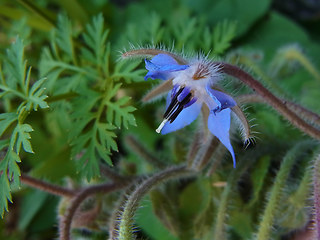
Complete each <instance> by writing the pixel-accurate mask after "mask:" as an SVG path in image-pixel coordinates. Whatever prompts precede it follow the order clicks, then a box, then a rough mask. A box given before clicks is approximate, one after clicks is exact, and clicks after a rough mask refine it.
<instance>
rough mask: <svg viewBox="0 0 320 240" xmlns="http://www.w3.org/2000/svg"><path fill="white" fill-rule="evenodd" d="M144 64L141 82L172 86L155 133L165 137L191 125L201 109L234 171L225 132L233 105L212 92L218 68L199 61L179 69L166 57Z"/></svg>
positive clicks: (215, 65) (227, 134) (228, 140)
mask: <svg viewBox="0 0 320 240" xmlns="http://www.w3.org/2000/svg"><path fill="white" fill-rule="evenodd" d="M145 63H146V69H147V70H148V73H147V75H146V76H145V80H147V79H148V78H151V79H162V80H169V81H172V85H173V88H172V90H171V91H170V92H169V94H168V97H167V109H166V112H165V113H164V116H163V117H164V120H163V121H162V123H161V124H160V126H159V127H158V129H157V130H156V131H157V132H158V133H160V132H161V134H167V133H170V132H173V131H176V130H179V129H181V128H183V127H185V126H187V125H189V124H190V123H192V122H193V121H194V120H195V119H196V118H197V117H198V115H199V113H200V111H201V108H207V109H209V116H208V125H207V127H208V129H209V130H210V132H211V133H212V134H214V135H215V136H216V137H217V138H218V139H219V140H220V142H221V143H222V144H223V145H224V146H225V147H226V148H227V149H228V150H229V152H230V154H231V156H232V159H233V164H234V167H235V165H236V162H235V154H234V151H233V148H232V145H231V143H230V137H229V129H230V117H231V116H230V115H231V114H230V113H231V110H230V108H231V107H233V106H235V105H236V102H235V101H234V100H233V98H232V97H230V96H229V95H227V94H225V93H223V92H221V91H218V90H215V89H213V88H212V86H214V85H215V84H216V83H217V81H218V80H219V79H220V74H219V71H218V70H219V66H218V65H217V64H214V63H212V62H209V61H206V60H203V59H196V60H193V61H191V62H190V63H189V64H188V65H181V64H179V63H178V62H177V61H176V60H175V59H174V58H172V57H171V56H169V55H167V54H158V55H156V56H154V57H153V58H152V59H151V60H148V59H146V60H145Z"/></svg>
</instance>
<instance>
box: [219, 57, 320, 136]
mask: <svg viewBox="0 0 320 240" xmlns="http://www.w3.org/2000/svg"><path fill="white" fill-rule="evenodd" d="M217 64H219V65H220V66H221V71H222V72H224V73H226V74H228V75H230V76H233V77H236V78H238V79H239V80H240V81H242V82H243V83H244V84H246V85H248V86H249V87H251V88H252V89H253V90H254V91H256V92H257V93H258V94H259V95H260V96H261V97H263V98H264V99H265V101H266V102H267V103H268V104H270V105H271V106H272V107H273V108H274V109H276V110H277V111H278V112H279V113H280V114H281V115H283V116H284V117H286V118H287V119H288V120H289V121H290V122H291V123H292V124H293V125H295V126H296V127H297V128H299V129H300V130H302V131H303V132H305V133H306V134H308V135H309V136H311V137H313V138H315V139H320V131H319V130H318V129H317V128H314V127H312V126H311V125H309V124H308V123H306V122H305V121H304V120H303V119H301V118H300V117H299V116H298V115H297V114H296V113H294V112H293V111H292V110H290V109H289V108H288V107H287V106H286V103H285V102H283V101H282V100H280V99H279V98H277V97H276V96H275V95H273V94H272V93H271V92H270V91H269V90H268V89H266V88H265V87H264V86H263V85H262V84H261V83H260V82H258V81H257V80H256V79H254V78H253V77H252V76H251V75H249V74H248V73H246V72H245V71H243V70H242V69H240V68H239V67H237V66H234V65H231V64H228V63H224V62H218V63H217Z"/></svg>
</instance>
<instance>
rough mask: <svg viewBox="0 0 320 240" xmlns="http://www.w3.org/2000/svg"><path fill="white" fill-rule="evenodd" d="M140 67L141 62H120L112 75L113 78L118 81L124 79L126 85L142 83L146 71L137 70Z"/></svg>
mask: <svg viewBox="0 0 320 240" xmlns="http://www.w3.org/2000/svg"><path fill="white" fill-rule="evenodd" d="M139 65H140V62H139V61H118V62H117V63H116V64H115V68H114V71H113V74H112V78H113V79H114V80H115V81H117V80H120V79H124V81H125V82H126V83H131V82H132V81H133V82H142V81H143V75H144V74H145V73H146V71H145V70H144V69H138V70H135V69H136V68H137V67H138V66H139Z"/></svg>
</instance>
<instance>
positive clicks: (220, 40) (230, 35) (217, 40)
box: [213, 20, 237, 54]
mask: <svg viewBox="0 0 320 240" xmlns="http://www.w3.org/2000/svg"><path fill="white" fill-rule="evenodd" d="M236 30H237V23H236V22H233V21H227V20H225V21H223V22H219V23H218V24H217V25H216V27H215V28H214V30H213V53H215V54H222V53H224V52H225V51H226V50H227V49H228V48H229V47H230V46H231V41H232V40H233V39H234V37H235V36H236Z"/></svg>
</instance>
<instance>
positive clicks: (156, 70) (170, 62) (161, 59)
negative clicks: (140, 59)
mask: <svg viewBox="0 0 320 240" xmlns="http://www.w3.org/2000/svg"><path fill="white" fill-rule="evenodd" d="M145 63H146V69H147V70H149V72H148V73H147V75H146V76H145V77H144V79H145V80H147V79H148V78H151V79H156V78H159V79H162V80H167V79H169V78H170V73H172V72H175V71H181V70H185V69H187V68H188V67H189V65H179V64H178V63H177V61H176V60H174V58H172V57H170V56H169V55H166V54H158V55H156V56H155V57H153V58H152V60H148V59H145Z"/></svg>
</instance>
